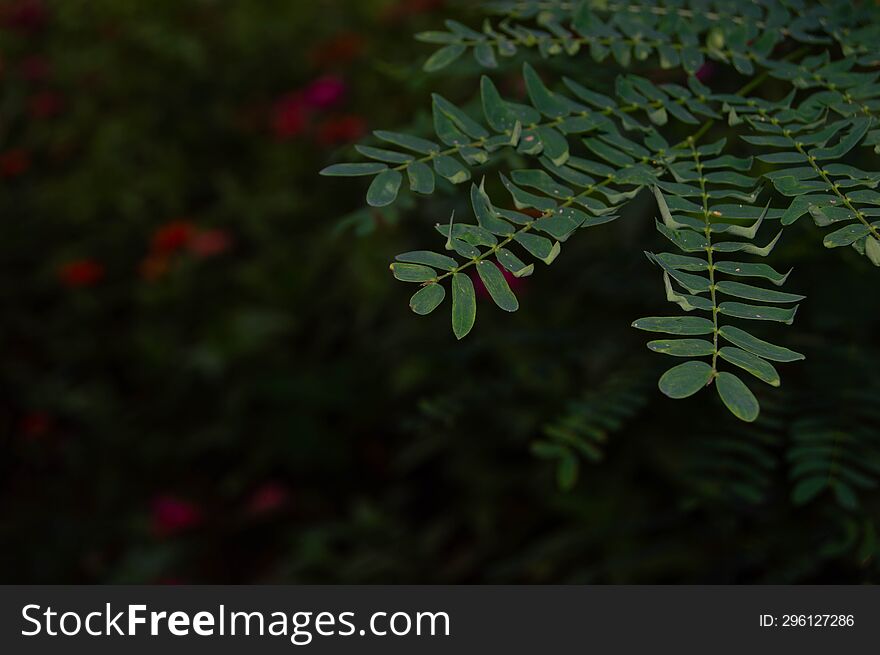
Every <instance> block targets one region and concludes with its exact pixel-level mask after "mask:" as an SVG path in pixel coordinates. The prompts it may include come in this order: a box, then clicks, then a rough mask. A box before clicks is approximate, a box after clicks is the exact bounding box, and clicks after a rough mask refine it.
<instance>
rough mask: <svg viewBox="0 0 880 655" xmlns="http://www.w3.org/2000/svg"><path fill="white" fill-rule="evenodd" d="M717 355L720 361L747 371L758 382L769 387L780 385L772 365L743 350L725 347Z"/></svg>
mask: <svg viewBox="0 0 880 655" xmlns="http://www.w3.org/2000/svg"><path fill="white" fill-rule="evenodd" d="M718 355H719V357H721V358H722V359H724V360H726V361H728V362H730V363H731V364H733V365H734V366H739V367H740V368H741V369H743V370H745V371H748V372H749V373H751V374H752V375H754V376H755V377H756V378H758V379H759V380H763V381H764V382H766V383H767V384H769V385H771V386H774V387H778V386H779V384H780V380H779V373H777V372H776V369H775V368H773V365H772V364H770V363H768V362H766V361H764V360H763V359H761V358H760V357H758V356H757V355H753V354H752V353H750V352H748V351H745V350H740V349H739V348H731V347H730V346H725V347H724V348H722V349H721V350H719V351H718Z"/></svg>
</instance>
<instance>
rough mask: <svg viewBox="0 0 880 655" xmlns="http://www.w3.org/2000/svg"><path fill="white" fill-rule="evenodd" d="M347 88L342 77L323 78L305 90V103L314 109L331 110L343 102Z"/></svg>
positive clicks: (329, 76) (328, 76)
mask: <svg viewBox="0 0 880 655" xmlns="http://www.w3.org/2000/svg"><path fill="white" fill-rule="evenodd" d="M345 91H346V86H345V82H344V81H343V80H342V78H341V77H336V76H334V75H327V76H325V77H321V78H319V79H317V80H315V81H314V82H312V83H311V84H309V85H308V86H307V87H306V88H305V89H304V90H303V96H302V97H303V102H305V104H306V105H307V106H309V107H311V108H312V109H330V108H332V107H335V106H336V105H338V104H339V103H340V102H341V101H342V97H343V96H344V95H345Z"/></svg>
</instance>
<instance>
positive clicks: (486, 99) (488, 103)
mask: <svg viewBox="0 0 880 655" xmlns="http://www.w3.org/2000/svg"><path fill="white" fill-rule="evenodd" d="M480 95H481V98H482V101H483V113H484V114H485V116H486V120H487V121H488V122H489V125H490V126H491V127H492V129H493V130H495V131H496V132H507V131H509V130H512V129H513V127H514V125H516V122H517V118H516V114H514V113H513V111H512V110H511V109H510V106H509V105H508V104H507V103H506V102H505V101H504V99H503V98H502V97H501V94H499V93H498V89H497V88H496V87H495V84H494V83H493V82H492V80H491V79H489V78H488V77H486V76H485V75H484V76H483V77H482V78H481V80H480Z"/></svg>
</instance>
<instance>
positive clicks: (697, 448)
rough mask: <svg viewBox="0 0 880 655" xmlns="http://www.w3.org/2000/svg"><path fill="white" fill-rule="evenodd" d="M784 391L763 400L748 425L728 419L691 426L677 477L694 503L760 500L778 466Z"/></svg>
mask: <svg viewBox="0 0 880 655" xmlns="http://www.w3.org/2000/svg"><path fill="white" fill-rule="evenodd" d="M788 401H789V398H788V396H785V397H783V398H777V399H770V400H763V401H762V407H761V416H760V417H759V418H758V420H757V421H755V422H754V423H753V424H750V425H749V426H748V428H747V429H743V428H740V429H735V428H734V426H730V425H729V424H724V423H722V424H720V425H719V424H718V422H717V421H716V422H715V423H713V424H712V425H705V426H694V427H693V432H695V433H696V434H698V435H702V436H699V437H698V438H697V439H696V440H695V442H693V443H691V444H689V447H688V454H687V457H686V460H685V465H684V468H683V470H682V472H681V477H682V479H683V480H684V482H685V485H686V486H687V487H688V488H689V489H690V490H691V493H692V494H693V497H694V501H695V502H697V503H699V504H706V503H710V504H711V503H722V504H725V505H741V504H743V503H744V504H746V505H760V504H762V503H764V502H766V501H767V499H768V497H769V496H770V494H771V491H772V489H773V486H774V484H775V482H776V480H777V477H778V475H777V473H778V471H779V469H780V451H781V449H782V446H783V444H784V442H785V439H786V436H787V435H786V425H787V422H786V421H787V418H788V414H789V413H790V411H789V409H788V406H787V403H788Z"/></svg>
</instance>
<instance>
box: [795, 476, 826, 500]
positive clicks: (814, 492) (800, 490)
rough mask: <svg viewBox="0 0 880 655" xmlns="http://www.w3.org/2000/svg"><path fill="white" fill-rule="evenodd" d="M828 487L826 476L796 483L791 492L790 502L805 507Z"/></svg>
mask: <svg viewBox="0 0 880 655" xmlns="http://www.w3.org/2000/svg"><path fill="white" fill-rule="evenodd" d="M827 486H828V476H827V475H824V476H822V475H820V476H815V477H809V478H806V479H804V480H801V481H800V482H798V483H797V484H796V485H795V487H794V489H792V491H791V501H792V502H793V503H794V504H795V505H806V504H807V503H808V502H810V501H811V500H813V499H814V498H815V497H816V496H818V495H819V494H820V493H821V492H822V490H823V489H825V488H826V487H827Z"/></svg>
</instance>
